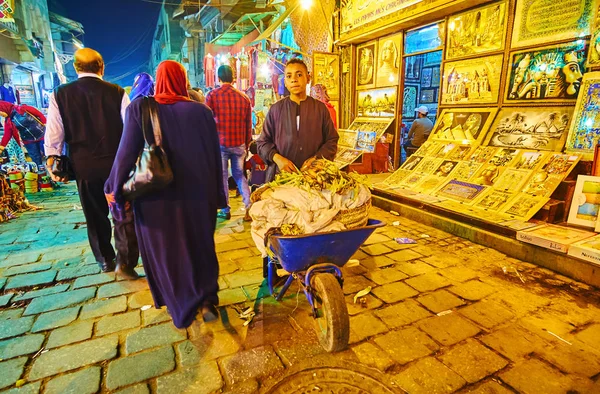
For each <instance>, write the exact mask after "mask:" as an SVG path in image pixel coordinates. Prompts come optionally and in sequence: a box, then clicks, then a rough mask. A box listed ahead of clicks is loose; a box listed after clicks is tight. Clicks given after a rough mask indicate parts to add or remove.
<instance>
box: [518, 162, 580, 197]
mask: <svg viewBox="0 0 600 394" xmlns="http://www.w3.org/2000/svg"><path fill="white" fill-rule="evenodd" d="M578 162H579V156H577V155H565V154H561V153H556V154H551V155H550V156H548V158H546V159H545V161H544V162H543V163H542V165H541V167H539V169H537V170H536V171H535V172H534V173H533V176H532V177H531V178H530V179H529V181H528V182H527V184H526V185H525V186H524V188H523V192H524V193H527V194H531V195H536V196H545V197H550V196H551V195H552V193H554V190H556V188H557V187H558V185H559V184H560V182H562V180H563V179H565V177H566V176H567V175H569V173H570V172H571V170H573V168H575V165H576V164H577V163H578Z"/></svg>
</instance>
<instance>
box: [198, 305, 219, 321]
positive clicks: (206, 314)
mask: <svg viewBox="0 0 600 394" xmlns="http://www.w3.org/2000/svg"><path fill="white" fill-rule="evenodd" d="M218 318H219V311H217V307H216V306H214V305H213V304H204V305H203V306H202V320H204V322H205V323H210V322H212V321H215V320H217V319H218Z"/></svg>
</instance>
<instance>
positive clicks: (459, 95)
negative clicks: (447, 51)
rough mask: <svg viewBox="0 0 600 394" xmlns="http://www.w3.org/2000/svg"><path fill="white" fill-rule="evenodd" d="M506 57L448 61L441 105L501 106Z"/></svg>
mask: <svg viewBox="0 0 600 394" xmlns="http://www.w3.org/2000/svg"><path fill="white" fill-rule="evenodd" d="M503 57H504V55H494V56H487V57H482V58H476V59H468V60H461V61H456V62H446V63H445V64H444V78H443V82H442V97H441V104H482V103H497V102H498V90H499V88H500V74H501V72H502V59H503Z"/></svg>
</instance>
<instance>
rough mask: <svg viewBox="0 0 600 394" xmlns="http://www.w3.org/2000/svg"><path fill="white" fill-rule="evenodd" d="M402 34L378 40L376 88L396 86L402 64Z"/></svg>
mask: <svg viewBox="0 0 600 394" xmlns="http://www.w3.org/2000/svg"><path fill="white" fill-rule="evenodd" d="M402 37H403V35H402V33H400V34H396V35H393V36H389V37H384V38H381V39H379V56H378V58H377V59H378V62H377V81H376V83H375V85H376V86H377V87H378V88H381V87H384V86H396V85H398V79H399V77H400V74H399V73H400V64H401V63H402Z"/></svg>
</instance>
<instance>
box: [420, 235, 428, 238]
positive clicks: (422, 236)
mask: <svg viewBox="0 0 600 394" xmlns="http://www.w3.org/2000/svg"><path fill="white" fill-rule="evenodd" d="M420 237H421V238H430V237H429V235H427V234H421V235H420Z"/></svg>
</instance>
